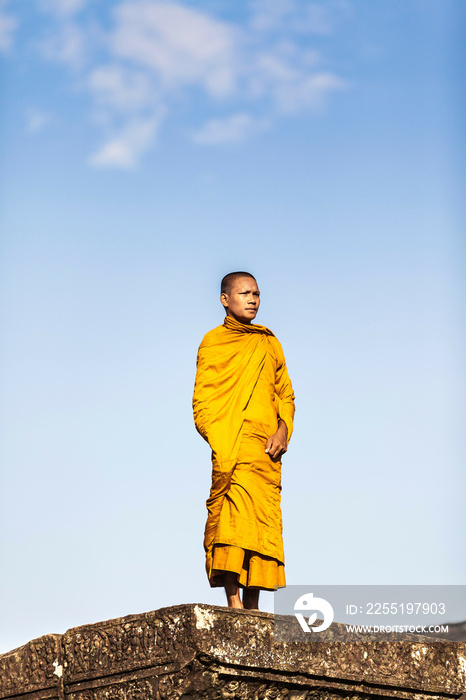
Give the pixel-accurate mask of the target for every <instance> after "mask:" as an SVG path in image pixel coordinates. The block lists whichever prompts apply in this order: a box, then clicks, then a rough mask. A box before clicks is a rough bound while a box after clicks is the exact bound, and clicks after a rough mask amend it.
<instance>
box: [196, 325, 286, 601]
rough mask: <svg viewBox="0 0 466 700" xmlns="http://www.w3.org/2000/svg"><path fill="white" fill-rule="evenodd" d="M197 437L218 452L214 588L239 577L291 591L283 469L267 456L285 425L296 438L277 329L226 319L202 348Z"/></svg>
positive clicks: (212, 515)
mask: <svg viewBox="0 0 466 700" xmlns="http://www.w3.org/2000/svg"><path fill="white" fill-rule="evenodd" d="M193 410H194V421H195V425H196V428H197V430H198V432H199V433H200V434H201V435H202V437H203V438H204V439H205V440H207V442H208V443H209V444H210V446H211V448H212V487H211V491H210V496H209V498H208V500H207V511H208V517H207V523H206V528H205V536H204V549H205V552H206V569H207V575H208V577H209V581H210V584H211V586H219V585H223V581H222V571H236V572H237V573H238V575H239V582H240V584H241V585H244V586H251V587H258V588H266V589H276V588H277V587H279V586H283V585H285V578H284V573H283V572H284V568H283V567H284V553H283V540H282V519H281V509H280V492H281V463H280V461H274V460H272V459H271V457H269V455H268V454H266V453H265V444H266V442H267V439H268V438H269V437H270V435H272V434H273V433H275V432H276V431H277V428H278V421H279V420H280V419H282V420H283V421H284V422H285V424H286V426H287V429H288V440H289V439H290V437H291V433H292V431H293V417H294V394H293V389H292V386H291V382H290V379H289V376H288V372H287V369H286V364H285V358H284V355H283V351H282V348H281V345H280V343H279V341H278V340H277V338H276V337H275V336H274V334H273V333H272V331H271V330H269V329H268V328H266V327H265V326H260V325H257V324H243V323H239V322H238V321H236V320H235V319H233V318H231V317H229V316H227V317H226V318H225V321H224V323H223V325H221V326H218V327H217V328H214V329H213V330H212V331H210V332H209V333H207V334H206V335H205V337H204V339H203V340H202V343H201V345H200V347H199V352H198V357H197V373H196V381H195V387H194V396H193Z"/></svg>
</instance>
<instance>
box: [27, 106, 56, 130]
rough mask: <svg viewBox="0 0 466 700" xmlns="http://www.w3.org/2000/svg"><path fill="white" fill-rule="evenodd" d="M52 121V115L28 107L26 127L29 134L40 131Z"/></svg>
mask: <svg viewBox="0 0 466 700" xmlns="http://www.w3.org/2000/svg"><path fill="white" fill-rule="evenodd" d="M51 121H52V115H51V114H49V113H48V112H43V111H42V110H40V109H36V108H33V109H30V110H29V112H28V114H27V117H26V129H27V131H28V132H29V133H30V134H36V133H38V132H39V131H42V130H43V129H44V128H45V127H46V126H47V125H48V124H50V122H51Z"/></svg>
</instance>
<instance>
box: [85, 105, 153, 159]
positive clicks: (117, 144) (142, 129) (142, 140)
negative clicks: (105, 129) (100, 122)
mask: <svg viewBox="0 0 466 700" xmlns="http://www.w3.org/2000/svg"><path fill="white" fill-rule="evenodd" d="M161 119H162V115H159V116H158V117H153V118H151V119H145V120H143V119H135V120H134V121H131V122H129V123H128V124H127V125H126V126H125V127H124V128H123V129H122V130H121V131H120V132H119V133H118V134H116V135H114V136H112V137H111V138H110V139H108V141H107V142H106V143H104V145H103V146H102V147H101V148H100V149H99V150H98V151H97V152H96V153H94V154H93V155H92V156H91V158H90V159H89V162H90V164H91V165H92V166H94V167H96V168H110V167H116V168H122V169H124V170H131V169H132V168H134V167H135V166H136V165H137V163H138V162H139V159H140V157H141V155H142V154H143V153H145V151H147V150H148V149H149V148H150V147H151V146H152V145H153V143H154V141H155V137H156V135H157V130H158V127H159V125H160V122H161Z"/></svg>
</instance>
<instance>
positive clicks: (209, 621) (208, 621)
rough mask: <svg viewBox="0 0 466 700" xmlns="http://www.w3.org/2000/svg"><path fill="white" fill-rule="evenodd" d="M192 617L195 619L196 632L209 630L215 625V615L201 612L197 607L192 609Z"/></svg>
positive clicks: (210, 612) (208, 611) (207, 611)
mask: <svg viewBox="0 0 466 700" xmlns="http://www.w3.org/2000/svg"><path fill="white" fill-rule="evenodd" d="M194 615H195V617H196V629H198V630H211V629H212V628H213V627H214V625H215V613H214V612H213V611H211V610H203V609H202V608H199V607H198V606H197V605H196V607H195V608H194Z"/></svg>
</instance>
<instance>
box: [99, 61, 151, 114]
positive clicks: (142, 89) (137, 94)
mask: <svg viewBox="0 0 466 700" xmlns="http://www.w3.org/2000/svg"><path fill="white" fill-rule="evenodd" d="M88 86H89V89H90V91H91V93H92V94H93V95H94V96H95V98H96V101H97V102H98V103H99V104H101V105H103V106H105V107H108V108H110V109H112V108H113V109H116V110H119V111H121V112H134V111H137V110H140V109H143V108H144V107H146V106H148V105H151V104H153V102H154V97H155V95H154V90H153V88H152V84H151V81H150V78H149V76H148V75H147V74H146V73H143V72H140V71H135V70H130V69H128V68H124V67H123V66H120V65H116V64H113V65H107V66H100V67H99V68H96V69H95V70H93V71H92V72H91V74H90V76H89V79H88Z"/></svg>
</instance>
